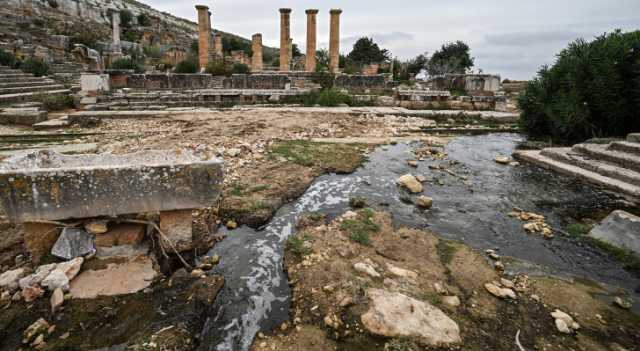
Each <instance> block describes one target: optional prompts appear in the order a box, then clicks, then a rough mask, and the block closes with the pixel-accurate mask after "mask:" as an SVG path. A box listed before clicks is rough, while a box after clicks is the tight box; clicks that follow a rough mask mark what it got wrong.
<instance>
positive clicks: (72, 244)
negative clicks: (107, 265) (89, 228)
mask: <svg viewBox="0 0 640 351" xmlns="http://www.w3.org/2000/svg"><path fill="white" fill-rule="evenodd" d="M95 252H96V248H95V243H94V239H93V235H91V234H89V233H87V232H86V231H84V230H82V229H79V228H64V229H63V230H62V233H60V237H58V240H57V241H56V243H55V244H54V245H53V248H52V249H51V254H52V255H54V256H56V257H58V258H62V259H64V260H70V259H73V258H76V257H80V256H84V255H89V254H94V253H95Z"/></svg>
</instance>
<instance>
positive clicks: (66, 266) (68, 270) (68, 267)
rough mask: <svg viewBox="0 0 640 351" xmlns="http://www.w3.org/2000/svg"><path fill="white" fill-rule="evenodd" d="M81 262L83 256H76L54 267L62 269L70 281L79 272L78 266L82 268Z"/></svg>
mask: <svg viewBox="0 0 640 351" xmlns="http://www.w3.org/2000/svg"><path fill="white" fill-rule="evenodd" d="M83 262H84V258H83V257H76V258H74V259H73V260H71V261H68V262H63V263H60V264H58V265H57V267H56V268H57V269H59V270H61V271H63V272H64V274H65V275H66V276H67V278H68V279H69V281H72V280H73V278H75V277H76V276H77V275H78V273H79V272H80V268H82V263H83Z"/></svg>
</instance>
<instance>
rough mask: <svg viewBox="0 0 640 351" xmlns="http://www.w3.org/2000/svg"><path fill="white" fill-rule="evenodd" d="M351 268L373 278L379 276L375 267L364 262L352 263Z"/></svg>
mask: <svg viewBox="0 0 640 351" xmlns="http://www.w3.org/2000/svg"><path fill="white" fill-rule="evenodd" d="M353 268H354V269H355V270H356V271H358V272H360V273H365V274H367V275H369V276H371V277H373V278H379V277H380V273H378V272H377V271H376V269H375V268H373V266H371V265H369V264H368V263H364V262H358V263H356V264H354V265H353Z"/></svg>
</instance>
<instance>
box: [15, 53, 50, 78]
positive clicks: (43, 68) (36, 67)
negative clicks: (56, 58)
mask: <svg viewBox="0 0 640 351" xmlns="http://www.w3.org/2000/svg"><path fill="white" fill-rule="evenodd" d="M20 69H21V70H22V71H23V72H25V73H31V74H33V75H34V76H36V77H42V76H46V75H47V73H49V65H48V64H47V63H46V62H44V61H42V60H40V59H37V58H28V59H26V60H24V61H22V63H21V64H20Z"/></svg>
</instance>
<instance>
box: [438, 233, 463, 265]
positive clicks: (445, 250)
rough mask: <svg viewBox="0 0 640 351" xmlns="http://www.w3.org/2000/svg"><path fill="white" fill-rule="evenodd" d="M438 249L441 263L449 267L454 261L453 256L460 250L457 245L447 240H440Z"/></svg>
mask: <svg viewBox="0 0 640 351" xmlns="http://www.w3.org/2000/svg"><path fill="white" fill-rule="evenodd" d="M436 249H437V250H438V256H439V257H440V261H441V262H442V263H443V264H445V265H447V264H449V263H451V260H452V259H453V255H454V254H455V253H456V251H457V250H458V247H457V246H456V244H455V243H453V242H451V241H447V240H442V239H441V240H439V241H438V244H437V245H436Z"/></svg>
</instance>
